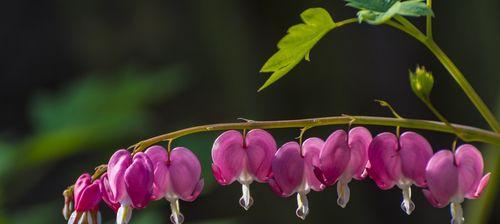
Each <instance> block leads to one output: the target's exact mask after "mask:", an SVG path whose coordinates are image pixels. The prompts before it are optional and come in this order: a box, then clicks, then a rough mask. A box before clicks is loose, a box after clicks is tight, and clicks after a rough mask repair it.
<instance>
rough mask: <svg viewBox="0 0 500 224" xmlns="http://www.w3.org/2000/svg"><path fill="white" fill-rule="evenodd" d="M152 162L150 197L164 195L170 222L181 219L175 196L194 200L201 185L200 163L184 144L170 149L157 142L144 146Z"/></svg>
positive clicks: (157, 197) (176, 221)
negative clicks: (155, 144) (148, 146)
mask: <svg viewBox="0 0 500 224" xmlns="http://www.w3.org/2000/svg"><path fill="white" fill-rule="evenodd" d="M146 154H147V155H148V156H149V158H150V159H151V161H152V162H153V164H154V184H153V194H152V199H153V200H159V199H161V198H165V199H166V200H167V201H169V202H170V207H171V209H172V214H171V215H170V220H171V221H172V223H175V224H179V223H183V222H184V216H183V215H182V213H181V212H180V208H179V199H181V200H183V201H189V202H191V201H194V200H195V199H196V198H197V197H198V195H200V193H201V190H202V189H203V179H201V164H200V161H199V160H198V158H197V157H196V155H195V154H194V153H193V152H191V151H190V150H189V149H187V148H184V147H177V148H174V149H173V150H172V151H171V152H170V158H169V155H168V154H167V151H166V150H165V149H164V148H163V147H161V146H152V147H150V148H148V149H147V150H146Z"/></svg>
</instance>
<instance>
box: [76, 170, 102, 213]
mask: <svg viewBox="0 0 500 224" xmlns="http://www.w3.org/2000/svg"><path fill="white" fill-rule="evenodd" d="M91 180H92V177H90V175H89V174H88V173H86V174H82V175H81V176H80V178H78V180H77V181H76V184H75V188H74V195H75V211H77V212H84V211H90V210H93V209H95V207H97V205H98V204H99V202H101V191H100V190H99V182H100V181H99V180H96V181H94V182H93V183H90V182H91Z"/></svg>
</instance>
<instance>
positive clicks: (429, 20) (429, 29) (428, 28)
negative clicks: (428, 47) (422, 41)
mask: <svg viewBox="0 0 500 224" xmlns="http://www.w3.org/2000/svg"><path fill="white" fill-rule="evenodd" d="M427 7H429V8H430V9H432V0H427ZM425 19H426V23H425V24H426V25H425V29H426V32H425V33H426V34H427V37H428V38H429V39H431V40H432V39H433V38H434V37H433V36H432V15H428V16H427V17H426V18H425Z"/></svg>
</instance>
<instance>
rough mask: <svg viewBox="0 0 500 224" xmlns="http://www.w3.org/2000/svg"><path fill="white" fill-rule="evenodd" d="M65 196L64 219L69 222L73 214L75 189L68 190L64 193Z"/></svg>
mask: <svg viewBox="0 0 500 224" xmlns="http://www.w3.org/2000/svg"><path fill="white" fill-rule="evenodd" d="M63 196H64V207H63V209H62V214H63V216H64V219H66V220H68V219H69V216H70V215H71V213H72V212H73V189H66V190H64V192H63Z"/></svg>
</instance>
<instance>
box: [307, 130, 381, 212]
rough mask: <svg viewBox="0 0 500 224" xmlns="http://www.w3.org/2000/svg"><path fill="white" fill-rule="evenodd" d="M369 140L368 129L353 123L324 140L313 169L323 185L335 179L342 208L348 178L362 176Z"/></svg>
mask: <svg viewBox="0 0 500 224" xmlns="http://www.w3.org/2000/svg"><path fill="white" fill-rule="evenodd" d="M371 141H372V135H371V134H370V131H368V129H366V128H364V127H356V128H353V129H351V130H350V131H349V134H347V133H346V132H345V131H344V130H338V131H335V132H334V133H332V134H331V135H330V136H329V137H328V139H327V140H326V141H325V145H324V146H323V148H322V150H321V154H320V156H319V161H320V163H319V167H317V168H316V169H315V172H316V174H317V175H318V177H319V179H320V180H321V181H322V182H323V183H324V184H325V185H327V186H330V185H333V184H335V182H336V181H338V183H337V194H338V199H337V204H338V205H339V206H341V207H342V208H345V206H346V205H347V203H348V202H349V198H350V194H351V193H350V190H349V186H348V184H349V182H351V180H352V178H354V179H356V180H362V179H364V178H365V177H366V166H367V164H368V146H369V145H370V142H371Z"/></svg>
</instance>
